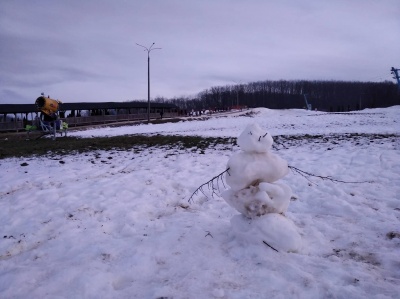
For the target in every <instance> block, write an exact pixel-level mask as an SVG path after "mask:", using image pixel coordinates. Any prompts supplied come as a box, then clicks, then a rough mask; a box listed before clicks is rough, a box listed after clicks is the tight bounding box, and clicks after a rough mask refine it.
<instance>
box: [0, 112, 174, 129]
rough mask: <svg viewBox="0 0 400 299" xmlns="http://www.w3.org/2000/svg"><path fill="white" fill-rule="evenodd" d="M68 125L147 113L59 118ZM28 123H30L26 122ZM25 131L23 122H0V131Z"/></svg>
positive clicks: (130, 118)
mask: <svg viewBox="0 0 400 299" xmlns="http://www.w3.org/2000/svg"><path fill="white" fill-rule="evenodd" d="M176 116H178V113H174V112H165V113H164V114H163V118H166V117H167V118H168V117H176ZM158 118H160V114H159V113H150V119H158ZM61 120H62V121H64V122H66V123H68V126H69V127H77V126H87V125H98V124H107V123H115V122H124V121H135V120H147V113H140V114H116V115H96V116H79V117H67V118H61ZM28 123H30V122H28ZM23 130H25V126H24V121H22V120H18V121H12V122H0V131H17V132H18V131H23Z"/></svg>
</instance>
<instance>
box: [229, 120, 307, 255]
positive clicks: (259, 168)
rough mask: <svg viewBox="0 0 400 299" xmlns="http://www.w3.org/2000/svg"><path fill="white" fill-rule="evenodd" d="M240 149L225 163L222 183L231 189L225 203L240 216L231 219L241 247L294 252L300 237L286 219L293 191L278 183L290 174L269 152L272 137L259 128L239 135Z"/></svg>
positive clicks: (256, 127) (255, 125)
mask: <svg viewBox="0 0 400 299" xmlns="http://www.w3.org/2000/svg"><path fill="white" fill-rule="evenodd" d="M237 143H238V145H239V147H240V149H241V151H239V152H238V153H236V154H234V155H233V156H232V157H231V158H230V159H229V161H228V165H227V168H229V170H228V171H227V173H226V176H225V180H226V183H227V184H228V186H229V187H230V189H228V190H225V191H224V192H222V197H223V198H224V200H225V201H226V202H227V203H228V204H229V205H231V206H232V207H233V208H235V209H236V210H237V211H239V212H240V213H241V215H236V216H234V217H233V218H232V219H231V225H232V228H233V232H234V234H235V236H236V237H237V238H238V240H240V241H241V242H243V243H247V244H248V243H255V244H262V243H265V244H267V245H268V246H270V247H272V248H273V249H274V250H276V251H287V252H297V251H299V249H300V247H301V237H300V235H299V233H298V232H297V228H296V226H295V225H294V223H293V222H292V221H291V220H289V219H288V218H286V217H285V216H284V215H283V213H284V212H286V210H287V208H288V206H289V203H290V198H291V196H292V190H291V189H290V187H289V186H287V185H286V184H284V183H278V182H277V181H278V180H280V179H282V178H283V177H284V176H286V175H287V174H288V172H289V168H288V164H287V162H286V161H285V160H284V159H282V158H281V157H279V156H277V155H275V154H274V153H272V152H271V149H272V144H273V139H272V136H271V135H270V134H269V133H268V132H266V131H265V130H263V129H262V128H261V127H260V126H259V125H258V124H251V125H248V126H247V127H246V129H245V130H244V131H243V132H242V133H241V134H240V136H239V137H238V139H237Z"/></svg>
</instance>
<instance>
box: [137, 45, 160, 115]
mask: <svg viewBox="0 0 400 299" xmlns="http://www.w3.org/2000/svg"><path fill="white" fill-rule="evenodd" d="M136 44H137V45H138V46H140V47H142V48H144V51H147V103H148V107H147V121H148V122H150V52H151V51H153V50H161V48H153V46H154V44H155V43H152V44H151V46H150V47H148V48H147V47H145V46H142V45H139V44H138V43H136Z"/></svg>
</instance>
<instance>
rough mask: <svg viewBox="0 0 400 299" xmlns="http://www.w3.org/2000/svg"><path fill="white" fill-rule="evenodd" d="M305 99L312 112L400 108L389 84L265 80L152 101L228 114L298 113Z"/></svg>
mask: <svg viewBox="0 0 400 299" xmlns="http://www.w3.org/2000/svg"><path fill="white" fill-rule="evenodd" d="M305 96H306V98H307V101H308V103H309V104H311V107H312V109H313V110H314V109H317V110H321V111H329V112H344V111H353V110H361V109H365V108H378V107H389V106H394V105H400V90H399V87H398V86H397V85H396V84H394V83H393V82H390V81H384V82H356V81H306V80H290V81H288V80H279V81H270V80H266V81H258V82H252V83H247V84H237V85H226V86H216V87H211V88H209V89H206V90H204V91H202V92H200V93H199V94H198V95H197V96H196V97H194V98H188V97H177V98H171V99H165V98H161V97H157V98H155V99H154V101H155V102H158V103H162V102H164V103H171V104H175V105H177V106H178V107H179V108H180V109H184V110H187V111H191V110H194V111H201V110H228V109H231V108H241V107H249V108H255V107H266V108H270V109H291V108H300V109H301V108H306V101H305Z"/></svg>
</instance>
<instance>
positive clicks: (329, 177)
mask: <svg viewBox="0 0 400 299" xmlns="http://www.w3.org/2000/svg"><path fill="white" fill-rule="evenodd" d="M288 167H289V168H290V169H291V170H292V171H293V172H294V173H298V174H300V175H301V176H303V177H305V178H306V179H307V180H308V181H309V182H310V183H313V182H312V181H310V180H309V179H308V177H309V176H313V177H316V178H320V179H322V180H329V181H332V182H338V183H345V184H362V183H373V181H362V182H348V181H342V180H337V179H334V178H333V177H331V176H322V175H316V174H313V173H310V172H307V171H304V170H301V169H299V168H297V167H294V166H290V165H289V166H288ZM313 184H314V183H313Z"/></svg>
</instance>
